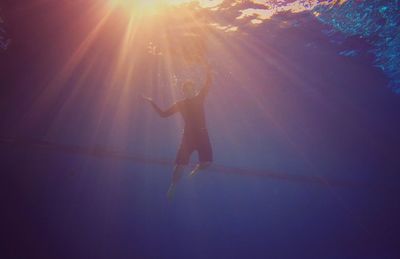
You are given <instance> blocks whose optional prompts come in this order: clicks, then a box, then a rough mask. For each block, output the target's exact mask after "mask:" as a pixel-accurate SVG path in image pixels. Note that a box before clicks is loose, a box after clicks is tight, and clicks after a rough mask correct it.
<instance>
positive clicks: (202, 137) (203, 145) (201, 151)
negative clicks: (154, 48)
mask: <svg viewBox="0 0 400 259" xmlns="http://www.w3.org/2000/svg"><path fill="white" fill-rule="evenodd" d="M204 65H205V68H206V74H207V75H206V80H205V83H204V86H203V87H202V88H201V89H200V91H198V92H196V90H195V87H194V83H193V82H192V81H190V80H188V81H185V82H183V83H182V85H181V90H182V93H183V95H184V99H182V100H179V101H177V102H175V103H174V104H173V105H172V106H170V107H169V108H168V109H166V110H162V109H160V108H159V107H158V106H157V104H155V102H154V101H153V100H152V99H151V98H150V97H146V96H143V98H144V99H145V100H146V101H148V102H149V103H150V104H151V105H152V107H153V108H154V110H155V111H156V112H157V113H158V114H159V115H160V117H162V118H166V117H169V116H171V115H173V114H175V113H180V114H181V116H182V118H183V121H184V130H183V134H182V139H181V143H180V146H179V149H178V152H177V154H176V159H175V166H174V170H173V174H172V181H171V185H170V187H169V189H168V192H167V197H168V199H169V200H171V199H172V197H173V195H174V192H175V188H176V184H177V183H178V182H179V180H180V179H181V177H182V174H183V171H184V168H185V166H187V165H188V163H189V160H190V156H191V154H192V153H193V152H194V151H196V150H197V152H198V156H199V163H198V164H197V165H196V166H195V168H194V169H193V170H192V171H191V173H190V176H194V175H196V174H197V173H198V172H199V171H201V170H204V169H205V168H207V167H208V166H210V164H211V163H212V161H213V152H212V147H211V143H210V138H209V135H208V130H207V127H206V119H205V112H204V100H205V98H206V96H207V95H208V92H209V90H210V86H211V84H212V73H211V68H210V66H209V64H208V63H204Z"/></svg>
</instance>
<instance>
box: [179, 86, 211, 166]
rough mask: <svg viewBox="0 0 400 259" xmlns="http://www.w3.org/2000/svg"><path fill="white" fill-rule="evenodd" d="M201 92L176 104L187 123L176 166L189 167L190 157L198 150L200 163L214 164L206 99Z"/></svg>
mask: <svg viewBox="0 0 400 259" xmlns="http://www.w3.org/2000/svg"><path fill="white" fill-rule="evenodd" d="M204 97H205V96H204V95H203V94H202V93H201V92H200V93H199V94H197V95H196V96H194V97H192V98H186V99H184V100H182V101H179V102H177V103H176V105H177V108H178V111H179V112H180V114H181V115H182V118H183V120H184V123H185V127H184V130H183V135H182V140H181V144H180V147H179V150H178V153H177V155H176V160H175V162H176V164H178V165H187V164H188V163H189V159H190V155H191V154H192V153H193V151H195V150H197V152H198V155H199V161H200V162H212V160H213V154H212V148H211V144H210V139H209V136H208V131H207V127H206V120H205V114H204V99H205V98H204Z"/></svg>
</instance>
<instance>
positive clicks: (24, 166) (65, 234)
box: [0, 1, 400, 259]
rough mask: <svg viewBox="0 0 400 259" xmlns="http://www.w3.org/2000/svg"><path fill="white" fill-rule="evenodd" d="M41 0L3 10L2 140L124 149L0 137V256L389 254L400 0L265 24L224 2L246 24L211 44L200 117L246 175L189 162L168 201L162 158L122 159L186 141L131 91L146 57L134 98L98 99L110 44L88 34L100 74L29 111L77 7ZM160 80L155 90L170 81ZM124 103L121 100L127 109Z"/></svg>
mask: <svg viewBox="0 0 400 259" xmlns="http://www.w3.org/2000/svg"><path fill="white" fill-rule="evenodd" d="M385 3H386V4H385ZM385 6H390V7H389V8H388V9H385V8H384V7H385ZM41 8H43V9H40V8H39V9H34V10H35V12H33V11H32V10H30V9H27V10H25V9H23V10H25V11H19V12H16V11H15V10H14V9H13V11H15V12H11V11H10V12H8V14H10V13H11V14H13V15H9V16H6V17H8V18H9V21H8V23H7V24H8V25H7V26H8V27H9V28H8V30H7V31H9V33H8V34H7V35H9V36H7V37H11V38H12V40H13V41H12V44H10V45H7V46H8V47H7V50H6V51H5V52H4V53H5V54H4V55H3V53H1V54H0V55H3V56H0V57H4V59H0V63H1V65H2V66H1V68H2V69H3V70H2V71H4V73H1V74H0V75H1V77H0V78H1V79H2V82H4V83H3V84H2V86H1V87H2V88H1V93H2V97H1V102H0V107H1V109H0V133H1V137H2V138H7V139H34V140H48V141H51V142H54V143H58V144H60V145H61V146H68V145H78V146H81V147H101V148H103V149H105V150H108V151H115V152H117V153H122V154H125V155H126V156H127V157H125V158H121V157H119V158H118V157H115V156H113V155H92V154H87V153H85V152H83V153H80V152H65V150H64V149H63V148H58V149H48V148H46V147H43V146H42V147H40V146H39V147H38V146H36V145H31V144H29V143H30V142H29V141H22V143H23V144H17V145H13V144H10V143H6V144H5V143H1V144H0V154H1V156H0V157H1V159H0V161H1V170H0V172H1V175H2V180H1V181H0V197H1V198H0V201H1V202H2V204H3V205H4V206H3V207H4V209H3V211H2V213H1V216H0V219H1V220H0V224H1V225H0V226H1V233H0V236H1V237H2V240H5V241H3V242H2V244H3V245H4V248H3V249H1V250H0V257H1V258H66V259H69V258H377V259H380V258H398V257H399V255H400V252H399V247H400V246H399V234H398V233H399V231H400V224H399V221H398V219H399V218H400V207H399V204H400V203H399V198H398V197H400V196H399V195H400V191H399V190H400V188H399V187H400V186H399V185H400V177H399V174H398V172H399V171H400V164H399V159H398V155H399V151H398V150H399V149H398V147H399V146H400V138H399V134H398V133H399V132H400V123H399V117H400V101H399V96H398V95H397V94H395V93H394V92H393V91H392V90H391V89H393V90H394V91H397V89H398V85H397V81H396V80H398V67H399V63H398V62H399V60H398V58H397V55H398V53H399V52H398V51H397V50H396V48H398V44H396V41H398V39H399V36H398V28H397V27H398V26H396V24H398V11H394V10H398V1H387V2H384V1H348V2H346V3H344V4H343V5H340V6H339V5H337V6H333V7H331V8H327V7H324V6H318V7H315V10H312V11H318V12H319V13H320V15H319V16H318V17H315V16H314V15H312V13H311V11H310V12H302V13H296V14H291V13H279V14H276V15H275V16H274V18H273V19H271V20H266V21H264V22H263V23H262V24H260V25H258V26H252V25H248V24H247V23H246V22H247V21H236V22H237V24H235V23H234V22H233V21H235V17H236V16H237V14H235V15H232V16H230V15H229V14H227V15H226V16H227V17H225V18H226V19H225V21H227V22H229V23H230V24H232V25H241V27H240V29H239V31H238V33H227V34H223V36H221V38H224V39H226V40H227V42H229V43H230V44H226V46H227V47H226V49H227V50H229V51H226V52H218V51H217V50H219V49H220V48H219V45H218V44H215V45H213V44H211V45H210V49H209V51H210V53H211V54H212V55H211V56H212V60H213V66H214V68H215V70H216V75H215V82H214V85H213V88H212V89H211V90H210V95H209V97H208V99H207V102H206V112H207V123H208V127H209V132H210V137H211V140H212V145H213V149H214V154H215V163H216V164H218V165H224V166H230V167H235V168H241V169H246V170H245V173H243V174H240V175H238V174H235V173H230V172H226V171H225V172H224V171H221V170H213V169H210V170H208V171H205V172H202V173H199V175H197V176H196V177H195V178H193V179H190V178H189V177H188V176H187V174H185V176H184V178H183V180H182V182H181V183H180V184H179V186H178V189H177V192H176V197H175V199H174V200H173V202H172V203H168V202H167V200H166V197H165V193H166V190H167V188H168V185H169V182H170V178H171V170H172V164H171V165H160V164H159V163H150V162H146V161H137V160H135V159H131V158H130V157H132V156H134V155H140V156H144V157H147V158H153V159H156V160H157V161H159V160H162V159H165V160H168V161H172V160H173V159H174V157H175V152H176V149H177V147H178V144H179V137H180V135H179V132H180V130H181V126H182V124H181V121H180V120H179V117H173V118H171V119H168V120H167V119H166V120H161V119H160V118H158V117H157V116H156V114H154V112H153V111H152V110H151V109H150V107H148V106H146V105H145V104H143V103H142V102H140V101H139V100H140V93H142V91H144V90H146V89H147V87H149V86H150V85H151V84H154V81H151V82H148V81H146V80H145V78H146V77H145V75H147V74H149V73H152V72H154V70H149V69H148V67H151V66H150V65H154V64H157V62H156V59H155V58H154V59H152V58H149V59H148V60H146V62H145V63H143V64H142V66H138V67H137V68H136V70H135V72H134V73H133V75H134V76H135V78H137V81H139V82H141V83H143V84H140V87H139V88H138V91H137V92H135V91H132V92H129V94H130V95H128V94H126V93H125V92H124V94H120V93H121V92H120V91H118V89H116V90H115V92H112V94H110V96H109V98H103V99H102V97H104V95H103V93H109V92H108V91H107V90H108V85H107V81H106V72H107V71H108V69H109V68H110V65H109V63H110V62H109V61H110V60H111V56H112V55H113V53H112V51H111V50H112V49H113V48H114V47H115V46H116V43H115V42H118V39H119V38H116V39H115V41H112V39H111V41H110V42H109V43H104V42H103V41H101V40H99V41H98V42H97V44H96V45H95V46H94V47H93V52H90V53H89V54H88V55H89V57H91V55H93V56H96V57H98V58H97V59H96V65H98V66H99V67H100V69H99V70H96V71H95V73H93V74H90V75H89V76H87V78H86V79H85V80H84V84H83V85H85V87H84V88H82V93H81V94H76V92H75V90H76V88H75V86H76V85H78V83H79V80H78V79H79V78H80V77H81V76H82V75H83V74H85V73H84V71H85V70H84V68H85V67H87V66H88V65H89V64H90V62H89V61H90V59H89V58H88V60H84V61H83V63H82V64H81V65H80V66H79V67H78V68H77V69H76V70H74V72H73V73H72V75H71V78H70V79H69V80H68V81H67V82H66V83H65V88H62V90H61V91H60V92H57V95H56V96H55V97H54V96H52V98H49V99H46V98H45V99H46V102H44V103H40V104H41V105H39V107H37V106H35V105H33V104H35V101H37V100H38V99H40V97H42V96H41V94H42V93H43V92H44V90H45V87H44V86H45V85H47V84H48V83H49V81H51V79H52V73H53V72H54V71H57V69H60V68H62V65H63V64H64V63H63V62H61V61H60V60H59V59H60V57H65V58H67V57H70V56H71V52H72V51H71V50H74V49H75V48H76V47H77V46H76V45H79V44H78V43H77V42H74V41H68V40H70V39H71V38H73V37H72V36H74V34H73V32H74V29H71V28H70V27H68V28H69V30H60V28H65V27H63V26H65V23H64V22H65V21H67V22H69V21H70V17H71V16H73V15H76V13H79V11H80V8H77V9H73V10H72V11H71V9H68V8H70V6H68V8H66V7H65V6H63V5H60V4H54V3H53V5H50V6H46V7H41ZM237 8H242V7H240V6H239V7H237ZM396 8H397V9H396ZM60 9H62V11H63V12H66V14H64V15H60V13H57V11H59V10H60ZM18 10H21V9H18ZM6 13H7V12H6ZM361 13H362V15H361ZM48 17H49V18H48ZM50 17H51V18H50ZM55 17H56V18H58V19H60V20H57V19H55ZM230 19H231V20H230ZM232 20H233V21H232ZM17 21H18V25H14V26H13V25H12V24H13V23H14V22H15V23H16V22H17ZM50 21H51V22H50ZM223 21H224V19H222V21H221V24H222V22H223ZM375 21H376V22H375ZM287 22H288V23H287ZM32 24H38V26H31V25H32ZM282 24H284V25H285V26H283V25H282ZM286 24H290V25H291V26H286ZM39 25H41V26H39ZM7 26H6V29H7ZM72 28H73V27H72ZM244 29H246V32H247V34H245V33H244V34H240V33H241V32H243V30H244ZM108 30H111V31H113V32H114V31H115V29H114V27H113V26H109V28H108ZM71 31H72V32H71ZM4 35H5V34H4ZM105 35H107V34H105ZM360 36H362V37H361V38H360ZM0 39H2V38H0ZM32 39H35V40H32ZM100 39H103V40H104V39H107V40H109V37H108V36H103V38H100ZM79 43H80V42H79ZM74 44H75V45H74ZM254 46H256V47H254ZM98 53H101V55H98V56H97V54H98ZM227 53H228V54H227ZM238 60H239V61H240V63H237V61H238ZM227 64H229V65H227ZM43 71H44V72H43ZM388 85H390V87H391V89H390V88H388V87H387V86H388ZM156 90H157V91H158V92H160V93H165V87H164V84H163V83H159V84H157V88H156ZM46 97H48V96H46ZM128 97H129V98H128ZM124 98H127V99H128V100H129V102H126V103H124V108H125V109H126V111H129V112H127V113H123V114H121V110H120V106H119V105H120V103H119V101H120V100H121V99H124ZM155 98H156V101H157V102H158V103H160V105H162V106H163V107H166V106H167V105H168V104H170V103H171V102H172V101H174V100H173V98H172V96H171V94H168V93H165V95H163V94H160V95H156V96H155ZM104 99H105V100H106V102H103V100H104ZM32 107H34V108H37V109H38V111H39V112H37V111H36V110H35V111H33V110H32ZM100 111H101V112H100ZM32 117H33V118H35V119H36V120H32ZM120 117H123V118H124V120H123V121H119V120H117V119H116V118H120ZM28 122H29V123H28ZM116 122H117V126H115V123H116ZM196 158H197V157H196V156H194V157H193V160H192V161H193V162H195V161H196ZM260 170H261V171H264V172H276V173H279V172H281V173H283V174H290V175H300V176H310V177H311V176H317V177H319V178H321V179H324V180H326V183H325V184H315V183H308V182H299V181H296V180H293V178H288V179H276V178H274V177H269V176H268V175H264V176H262V175H257V174H255V172H258V171H260ZM186 173H187V172H186ZM334 180H340V181H343V182H346V183H352V184H349V185H346V184H344V185H336V186H334V185H331V184H330V181H334Z"/></svg>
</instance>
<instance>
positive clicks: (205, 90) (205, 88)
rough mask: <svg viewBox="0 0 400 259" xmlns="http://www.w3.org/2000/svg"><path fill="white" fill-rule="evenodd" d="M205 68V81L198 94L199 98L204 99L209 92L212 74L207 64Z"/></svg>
mask: <svg viewBox="0 0 400 259" xmlns="http://www.w3.org/2000/svg"><path fill="white" fill-rule="evenodd" d="M205 67H206V73H207V75H206V81H205V82H204V86H203V88H202V89H201V90H200V92H199V96H201V97H206V96H207V94H208V92H209V91H210V86H211V84H212V72H211V67H210V65H209V64H205Z"/></svg>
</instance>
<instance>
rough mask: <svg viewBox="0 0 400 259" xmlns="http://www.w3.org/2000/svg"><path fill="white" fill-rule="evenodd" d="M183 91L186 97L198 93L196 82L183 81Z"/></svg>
mask: <svg viewBox="0 0 400 259" xmlns="http://www.w3.org/2000/svg"><path fill="white" fill-rule="evenodd" d="M181 89H182V93H183V95H184V96H185V97H186V98H190V97H193V96H194V95H195V94H196V89H195V87H194V83H193V81H191V80H186V81H185V82H183V83H182V88H181Z"/></svg>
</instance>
